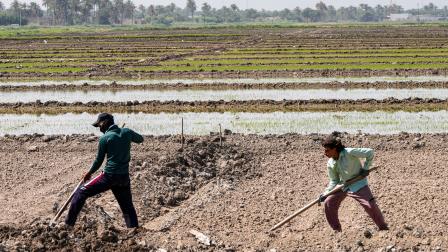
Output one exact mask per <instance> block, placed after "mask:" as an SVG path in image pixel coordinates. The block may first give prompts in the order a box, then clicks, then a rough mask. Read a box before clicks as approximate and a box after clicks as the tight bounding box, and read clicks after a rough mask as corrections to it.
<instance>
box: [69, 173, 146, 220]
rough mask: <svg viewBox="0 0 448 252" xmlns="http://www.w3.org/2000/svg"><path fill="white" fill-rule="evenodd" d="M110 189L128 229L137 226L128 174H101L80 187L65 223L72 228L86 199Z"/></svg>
mask: <svg viewBox="0 0 448 252" xmlns="http://www.w3.org/2000/svg"><path fill="white" fill-rule="evenodd" d="M109 189H111V190H112V192H113V194H114V196H115V199H117V201H118V204H119V205H120V208H121V211H122V212H123V217H124V221H125V222H126V226H127V227H128V228H133V227H137V226H138V220H137V213H136V212H135V208H134V205H133V204H132V194H131V181H130V179H129V174H108V173H101V174H100V175H98V176H97V177H95V178H94V179H92V180H91V181H89V182H88V183H87V184H85V185H84V186H81V187H80V188H79V189H78V190H77V191H76V192H75V195H74V196H73V199H72V202H71V205H70V210H69V211H68V215H67V217H66V218H65V223H66V224H67V225H70V226H74V225H75V222H76V218H77V217H78V214H79V212H81V209H82V207H83V206H84V204H85V202H86V200H87V198H90V197H92V196H95V195H97V194H100V193H102V192H105V191H107V190H109Z"/></svg>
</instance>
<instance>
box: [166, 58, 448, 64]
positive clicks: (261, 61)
mask: <svg viewBox="0 0 448 252" xmlns="http://www.w3.org/2000/svg"><path fill="white" fill-rule="evenodd" d="M447 62H448V58H446V57H439V58H427V57H424V58H423V57H422V58H414V57H410V58H390V57H389V58H383V57H381V58H333V59H328V58H323V59H312V58H305V59H256V60H248V59H244V60H241V59H234V60H177V61H165V62H162V63H161V65H164V66H173V65H177V66H182V65H188V66H207V65H218V66H219V65H241V64H253V65H273V64H276V65H278V64H282V65H286V64H326V63H342V64H353V63H360V64H365V63H393V64H397V63H447Z"/></svg>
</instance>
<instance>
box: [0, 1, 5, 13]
mask: <svg viewBox="0 0 448 252" xmlns="http://www.w3.org/2000/svg"><path fill="white" fill-rule="evenodd" d="M4 10H5V5H4V4H3V3H2V2H1V1H0V11H4Z"/></svg>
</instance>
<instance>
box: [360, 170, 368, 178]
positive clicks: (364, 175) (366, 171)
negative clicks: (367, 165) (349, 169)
mask: <svg viewBox="0 0 448 252" xmlns="http://www.w3.org/2000/svg"><path fill="white" fill-rule="evenodd" d="M369 173H370V171H369V170H365V169H361V171H360V172H359V175H360V176H363V177H367V176H368V175H369Z"/></svg>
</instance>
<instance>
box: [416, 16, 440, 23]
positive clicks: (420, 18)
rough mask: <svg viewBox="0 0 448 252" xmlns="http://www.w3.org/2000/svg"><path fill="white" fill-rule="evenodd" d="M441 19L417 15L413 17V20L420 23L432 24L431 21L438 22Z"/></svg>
mask: <svg viewBox="0 0 448 252" xmlns="http://www.w3.org/2000/svg"><path fill="white" fill-rule="evenodd" d="M441 19H442V18H440V17H436V16H431V15H418V16H414V17H413V20H417V21H422V22H432V21H438V20H441Z"/></svg>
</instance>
